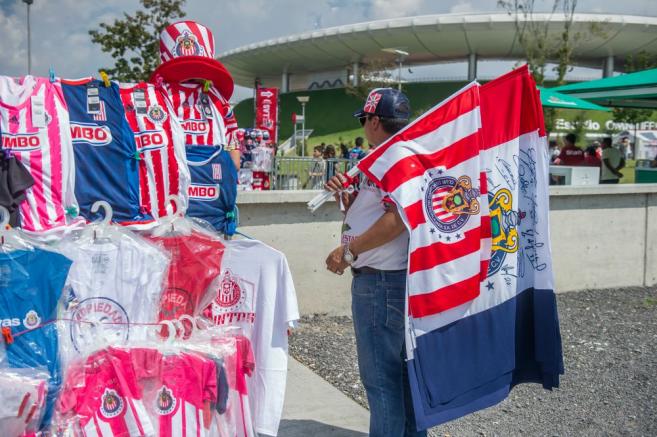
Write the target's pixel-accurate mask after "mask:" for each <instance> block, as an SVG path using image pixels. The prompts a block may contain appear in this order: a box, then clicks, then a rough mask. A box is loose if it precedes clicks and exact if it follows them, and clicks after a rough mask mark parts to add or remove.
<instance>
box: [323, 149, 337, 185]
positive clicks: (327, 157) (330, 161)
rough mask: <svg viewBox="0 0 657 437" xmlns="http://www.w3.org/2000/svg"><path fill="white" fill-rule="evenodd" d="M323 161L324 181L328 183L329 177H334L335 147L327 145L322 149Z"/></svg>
mask: <svg viewBox="0 0 657 437" xmlns="http://www.w3.org/2000/svg"><path fill="white" fill-rule="evenodd" d="M323 157H324V161H325V162H326V177H325V181H328V180H329V179H330V178H331V177H333V176H334V175H335V147H334V146H333V144H329V145H328V146H326V147H324V154H323Z"/></svg>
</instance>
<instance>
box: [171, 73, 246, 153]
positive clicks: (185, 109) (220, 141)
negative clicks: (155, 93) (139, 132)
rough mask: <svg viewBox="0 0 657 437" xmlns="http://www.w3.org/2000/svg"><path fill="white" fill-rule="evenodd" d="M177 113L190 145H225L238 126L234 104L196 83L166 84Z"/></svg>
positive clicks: (174, 110) (172, 105)
mask: <svg viewBox="0 0 657 437" xmlns="http://www.w3.org/2000/svg"><path fill="white" fill-rule="evenodd" d="M165 86H166V90H167V94H168V96H169V100H170V102H171V107H172V109H173V112H174V114H176V116H177V117H178V120H179V121H180V123H181V125H182V128H183V131H184V132H185V144H186V145H204V146H212V145H214V146H221V147H224V146H226V145H227V144H228V142H229V140H230V139H231V138H232V135H233V132H234V131H235V130H236V129H237V122H236V121H235V116H234V115H233V111H232V110H231V109H230V105H229V104H228V102H226V100H225V99H224V98H223V97H222V96H221V95H220V94H219V92H218V91H217V90H216V89H214V88H210V90H209V91H208V92H204V91H203V85H201V84H195V83H182V84H166V85H165Z"/></svg>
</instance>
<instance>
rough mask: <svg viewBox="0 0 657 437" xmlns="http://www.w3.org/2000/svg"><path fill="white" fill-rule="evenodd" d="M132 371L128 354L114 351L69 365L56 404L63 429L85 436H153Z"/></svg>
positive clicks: (106, 350) (151, 424)
mask: <svg viewBox="0 0 657 437" xmlns="http://www.w3.org/2000/svg"><path fill="white" fill-rule="evenodd" d="M135 370H138V369H135V368H134V366H133V364H132V362H131V354H130V353H129V352H127V351H124V350H121V349H116V348H109V349H104V350H101V351H99V352H96V353H94V354H92V355H90V356H89V357H87V358H86V359H85V360H81V361H77V362H75V363H74V364H73V365H71V366H70V367H69V368H68V370H67V374H66V375H67V376H66V381H65V383H64V389H63V390H62V394H61V396H60V398H59V401H58V402H59V404H58V407H59V412H60V413H61V414H62V416H63V417H64V418H65V419H64V421H65V422H64V427H66V428H71V426H72V428H73V429H76V428H79V429H80V431H81V434H82V436H84V437H127V436H152V435H154V433H155V430H154V428H153V423H152V422H151V420H150V418H149V416H148V414H147V412H146V408H145V406H144V403H143V401H142V398H141V388H140V386H139V382H138V381H139V376H140V375H139V374H138V373H137V372H136V371H135ZM69 422H71V423H69Z"/></svg>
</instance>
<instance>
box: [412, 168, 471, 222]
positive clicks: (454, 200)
mask: <svg viewBox="0 0 657 437" xmlns="http://www.w3.org/2000/svg"><path fill="white" fill-rule="evenodd" d="M479 193H480V192H479V190H478V189H476V188H472V180H471V179H470V177H468V176H461V177H459V178H458V179H456V178H453V177H451V176H439V177H436V178H434V179H433V180H432V181H431V182H430V183H429V186H428V187H427V190H426V194H425V199H424V200H425V203H424V205H425V211H426V213H427V216H428V217H429V220H430V221H431V223H433V225H434V226H436V227H437V228H438V229H439V230H440V231H442V232H455V231H457V230H459V229H461V228H462V227H463V226H464V225H465V224H466V223H467V221H468V219H469V217H470V216H471V215H476V214H479V211H480V209H481V208H480V205H479Z"/></svg>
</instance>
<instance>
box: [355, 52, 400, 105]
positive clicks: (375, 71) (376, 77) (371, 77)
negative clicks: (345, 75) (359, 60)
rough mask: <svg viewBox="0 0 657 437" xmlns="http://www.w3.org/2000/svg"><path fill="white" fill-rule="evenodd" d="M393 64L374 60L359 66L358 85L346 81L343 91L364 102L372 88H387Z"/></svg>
mask: <svg viewBox="0 0 657 437" xmlns="http://www.w3.org/2000/svg"><path fill="white" fill-rule="evenodd" d="M394 68H395V63H394V62H390V61H386V60H384V59H375V60H371V61H369V62H367V63H364V64H361V65H360V68H359V70H360V72H359V75H358V76H359V78H358V85H353V83H352V82H351V81H348V83H347V86H346V87H345V91H346V92H347V94H349V95H352V96H356V97H358V98H359V99H361V100H365V99H366V98H367V96H368V95H369V93H370V91H371V90H372V89H374V88H384V87H389V86H391V84H392V83H393V81H392V73H391V71H392V69H394Z"/></svg>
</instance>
